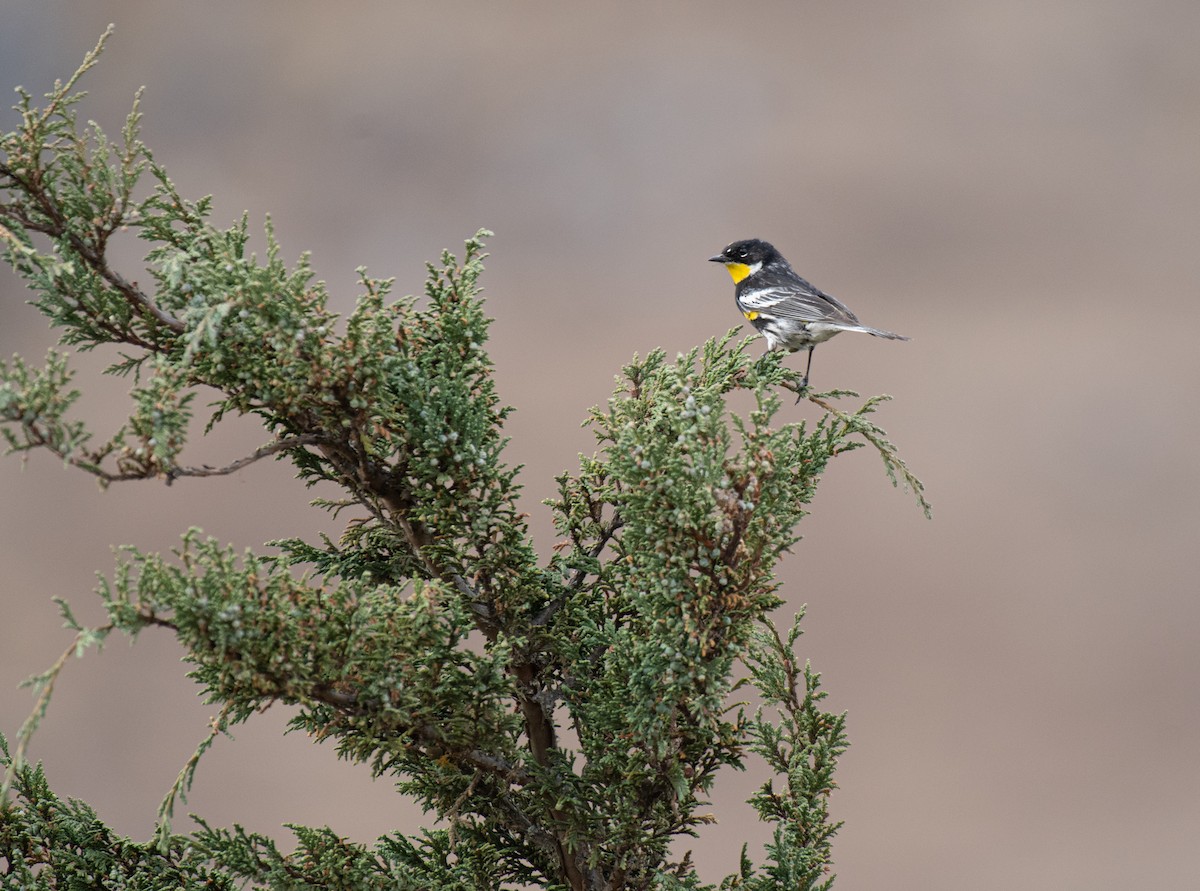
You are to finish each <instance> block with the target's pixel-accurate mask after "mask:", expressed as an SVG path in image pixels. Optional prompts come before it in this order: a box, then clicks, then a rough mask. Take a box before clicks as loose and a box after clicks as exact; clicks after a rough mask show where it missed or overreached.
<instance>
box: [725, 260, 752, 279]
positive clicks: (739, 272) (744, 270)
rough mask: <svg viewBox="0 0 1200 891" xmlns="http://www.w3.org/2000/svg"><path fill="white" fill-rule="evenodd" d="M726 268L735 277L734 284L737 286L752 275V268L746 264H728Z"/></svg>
mask: <svg viewBox="0 0 1200 891" xmlns="http://www.w3.org/2000/svg"><path fill="white" fill-rule="evenodd" d="M725 268H726V269H728V270H729V274H730V275H731V276H732V277H733V282H734V284H737V283H738V282H740V281H741V280H742V279H744V278H745V277H746V276H748V275H749V274H750V267H749V266H747V265H746V264H745V263H726V264H725Z"/></svg>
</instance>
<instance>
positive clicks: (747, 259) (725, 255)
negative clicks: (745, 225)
mask: <svg viewBox="0 0 1200 891" xmlns="http://www.w3.org/2000/svg"><path fill="white" fill-rule="evenodd" d="M708 259H709V260H710V261H711V262H713V263H725V264H726V265H728V264H730V263H742V264H744V265H746V266H753V265H754V264H755V263H769V262H771V261H772V260H779V259H782V258H781V257H780V256H779V251H777V250H775V247H774V245H772V244H771V243H769V242H766V241H763V240H762V239H761V238H745V239H743V240H742V241H735V242H734V243H733V244H731V245H729V247H727V248H725V250H723V251H721V253H719V254H717V255H716V256H715V257H709V258H708Z"/></svg>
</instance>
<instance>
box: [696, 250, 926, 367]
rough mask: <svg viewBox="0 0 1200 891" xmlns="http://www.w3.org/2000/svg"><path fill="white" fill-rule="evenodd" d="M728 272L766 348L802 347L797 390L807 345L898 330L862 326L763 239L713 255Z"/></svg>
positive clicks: (737, 298) (791, 349)
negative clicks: (853, 334)
mask: <svg viewBox="0 0 1200 891" xmlns="http://www.w3.org/2000/svg"><path fill="white" fill-rule="evenodd" d="M708 259H709V260H711V261H712V262H713V263H723V264H724V265H725V268H726V269H728V270H729V274H730V275H731V276H733V281H734V284H735V285H736V287H735V289H734V301H735V302H736V303H737V308H738V309H739V310H741V313H742V315H743V316H745V317H746V320H747V321H749V322H750V324H751V325H753V326H754V327H755V329H756V330H758V331H761V332H762V335H763V336H764V337H765V338H766V339H767V349H768V350H787V351H788V352H791V353H795V352H797V351H799V350H803V349H807V350H808V365H807V366H805V369H804V380H803V381H801V383H800V386H801V388H803V387H807V386H808V373H809V371H811V370H812V354H813V347H815V346H816V345H817V344H819V343H823V342H824V341H826V340H829V338H831V337H833V336H834V335H835V334H840V333H841V332H842V331H862V332H865V333H867V334H873V335H875V336H876V337H886V338H887V339H888V340H908V338H907V337H905V336H904V335H902V334H893V333H892V332H891V331H882V330H880V329H879V328H871V327H868V326H867V325H864V324H862V323H861V322H859V320H858V316H856V315H855V314H854V313H852V312H851V311H850V308H849V307H848V306H846V305H845V304H844V303H842V301H840V300H838V299H837V298H836V297H832V296H830V295H829V294H826V293H825V292H824V291H822V290H821V289H820V288H817V287H814V286H813V285H811V284H809V283H808V282H806V281H805V280H804V279H802V278H801V277H800V276H799V275H797V274H796V270H794V269H792V265H791V264H790V263H788V261H787V260H785V259H784V258H783V255H782V254H780V253H779V251H777V250H775V248H774V247H773V246H772V245H770V244H768V243H767V242H765V241H762V240H761V239H758V238H748V239H746V240H744V241H735V242H734V243H733V244H731V245H729V247H727V248H725V250H723V251H721V253H719V254H717V255H716V256H715V257H709V258H708Z"/></svg>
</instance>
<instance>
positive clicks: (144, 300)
mask: <svg viewBox="0 0 1200 891" xmlns="http://www.w3.org/2000/svg"><path fill="white" fill-rule="evenodd" d="M0 174H2V175H4V176H6V177H8V178H9V179H10V180H12V181H13V182H15V183H16V184H17V186H18V187H19V188H20V189H21V191H22V192H24V193H25V194H26V195H28V196H29V197H30V198H32V199H33V200H34V201H36V202H37V207H38V210H40V211H41V213H42V214H43V215H44V216H45V217H46V219H47V220H49V221H50V222H49V223H48V224H47V223H39V222H37V221H36V220H33V219H30V218H29V216H28V214H25V213H19V212H18V211H17V210H16V209H15V208H13V206H12V205H5V211H6V212H7V214H8V215H9V216H10V217H11V218H13V219H15V220H17V221H18V222H19V223H20V224H21V226H22V227H24V228H26V229H29V230H32V231H34V232H40V233H42V234H43V235H49V236H50V237H51V238H65V239H66V240H67V242H68V243H69V244H70V246H71V249H72V250H73V251H74V252H75V253H76V254H78V255H79V257H80V258H81V259H82V260H83V261H84V263H85V264H87V266H89V267H90V268H91V269H92V271H93V272H95V273H96V274H97V275H99V276H100V277H101V278H102V279H104V280H105V281H106V282H108V284H109V286H110V287H112V288H113V289H114V290H116V291H117V292H118V293H120V294H121V295H122V296H123V297H124V298H125V300H126V301H127V302H128V303H129V304H130V305H131V306H132V307H133V308H134V311H135V312H137V313H138V314H139V315H142V316H149V317H150V318H152V319H154V320H155V321H156V322H158V323H159V324H160V325H163V326H164V327H166V328H168V329H169V330H171V331H173V332H174V333H176V334H182V333H183V331H184V329H185V326H184V324H183V322H182V321H180V320H179V319H177V318H175V317H174V316H173V315H171V314H170V313H168V312H166V311H164V310H163V309H161V308H159V306H158V305H157V304H155V302H154V301H153V300H151V299H150V297H149V296H147V295H146V293H145V292H144V291H142V290H141V289H140V288H138V287H137V285H135V284H133V283H132V282H130V281H129V280H127V279H126V278H125V277H124V276H122V275H121V274H120V273H119V272H117V271H116V270H114V269H113V268H112V267H110V266H109V265H108V260H107V259H106V258H105V256H104V254H103V253H102V252H101V251H97V250H96V249H95V248H94V247H93V246H92V245H89V244H88V243H87V242H86V241H85V240H84V239H83V238H82V237H81V236H80V235H78V234H77V233H75V232H72V231H71V229H70V226H69V225H68V223H67V218H66V215H65V214H63V212H62V211H61V210H60V209H59V207H58V205H57V204H56V203H55V201H54V199H53V197H52V196H51V195H50V193H49V192H47V191H45V190H44V189H41V188H39V187H37V186H35V185H34V184H32V183H30V182H27V181H26V180H25V179H24V178H22V177H21V176H18V175H17V173H16V172H15V171H14V170H13V169H12V168H11V167H9V166H8V165H7V164H4V163H2V162H0ZM119 224H120V221H119V220H118V221H116V222H115V224H114V225H119ZM122 335H123V336H125V337H132V338H133V341H132V342H133V343H135V344H136V345H137V346H141V347H145V348H146V349H154V350H158V349H161V347H158V346H157V345H155V344H150V343H147V342H145V341H143V340H142V339H141V338H139V337H137V335H134V334H132V333H131V332H122Z"/></svg>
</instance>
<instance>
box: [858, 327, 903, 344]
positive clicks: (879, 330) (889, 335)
mask: <svg viewBox="0 0 1200 891" xmlns="http://www.w3.org/2000/svg"><path fill="white" fill-rule="evenodd" d="M853 330H855V331H862V332H863V333H865V334H872V335H874V336H875V337H886V338H887V339H888V340H908V339H909V338H907V337H905V336H904V335H903V334H895V333H893V332H891V331H884V330H883V329H882V328H868V327H867V326H866V325H859V326H858V327H857V328H855V329H853Z"/></svg>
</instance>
